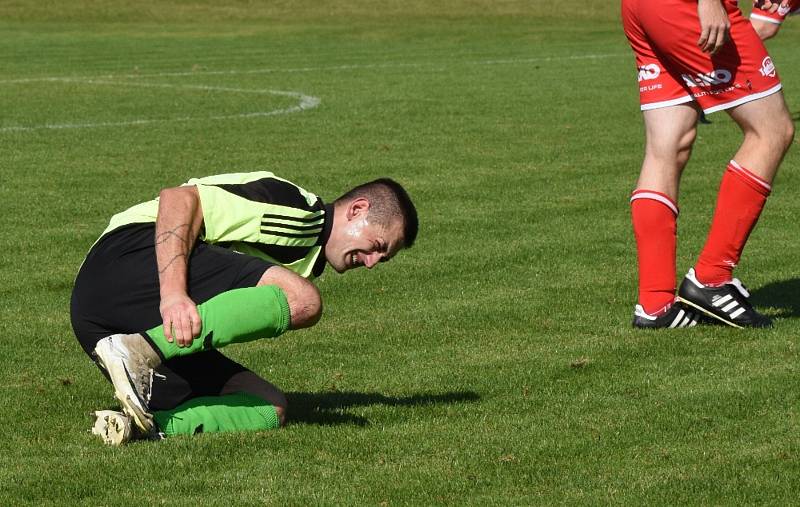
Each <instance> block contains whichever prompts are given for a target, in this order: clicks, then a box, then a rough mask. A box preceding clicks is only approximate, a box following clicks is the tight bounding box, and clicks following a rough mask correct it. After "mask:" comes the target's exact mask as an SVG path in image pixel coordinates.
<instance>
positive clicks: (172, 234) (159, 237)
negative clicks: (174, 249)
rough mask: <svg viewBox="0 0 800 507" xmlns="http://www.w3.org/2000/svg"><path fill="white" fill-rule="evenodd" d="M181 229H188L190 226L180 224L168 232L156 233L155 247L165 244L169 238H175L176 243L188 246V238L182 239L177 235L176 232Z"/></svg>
mask: <svg viewBox="0 0 800 507" xmlns="http://www.w3.org/2000/svg"><path fill="white" fill-rule="evenodd" d="M183 227H186V228H189V227H190V225H189V224H181V225H178V226H176V227H175V228H173V229H171V230H169V231H164V232H159V233H156V245H161V244H163V243H166V242H167V240H168V239H169V238H177V239H178V241H180V242H181V243H183V244H184V245H188V244H189V238H184V237H182V236H181V235H180V234H179V233H178V230H180V229H182V228H183Z"/></svg>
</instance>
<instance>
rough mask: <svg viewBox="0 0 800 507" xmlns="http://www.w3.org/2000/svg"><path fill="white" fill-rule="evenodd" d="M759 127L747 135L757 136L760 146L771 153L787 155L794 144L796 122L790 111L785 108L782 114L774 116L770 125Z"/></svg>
mask: <svg viewBox="0 0 800 507" xmlns="http://www.w3.org/2000/svg"><path fill="white" fill-rule="evenodd" d="M759 127H760V128H757V129H754V130H755V131H754V132H749V133H747V134H745V135H746V136H747V135H748V134H749V135H751V136H755V139H756V140H757V141H758V142H759V144H761V145H762V146H764V147H765V148H766V149H767V150H769V151H770V152H773V153H781V154H783V153H786V151H787V150H788V149H789V147H790V146H791V145H792V142H794V134H795V127H794V122H793V121H792V117H791V115H790V114H789V111H788V110H787V109H785V108H784V110H783V111H781V112H780V113H778V114H774V115H772V117H771V118H770V121H769V124H768V125H766V126H762V125H759Z"/></svg>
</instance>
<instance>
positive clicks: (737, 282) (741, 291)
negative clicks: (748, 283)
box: [728, 278, 750, 298]
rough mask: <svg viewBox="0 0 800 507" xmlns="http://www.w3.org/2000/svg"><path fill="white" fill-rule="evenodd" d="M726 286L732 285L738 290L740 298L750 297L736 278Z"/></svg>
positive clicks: (745, 288)
mask: <svg viewBox="0 0 800 507" xmlns="http://www.w3.org/2000/svg"><path fill="white" fill-rule="evenodd" d="M728 285H733V286H734V287H736V290H738V291H739V294H741V295H742V296H744V297H746V298H749V297H750V292H748V291H747V287H745V286H744V284H743V283H742V281H741V280H739V279H738V278H734V279H733V280H731V281H730V282H728Z"/></svg>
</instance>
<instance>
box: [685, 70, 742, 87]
mask: <svg viewBox="0 0 800 507" xmlns="http://www.w3.org/2000/svg"><path fill="white" fill-rule="evenodd" d="M681 77H682V78H683V81H684V82H685V83H686V85H687V86H688V87H689V88H695V87H697V86H702V87H703V88H710V87H711V86H716V85H721V84H725V83H728V82H730V80H731V79H732V78H733V74H731V71H729V70H725V69H715V70H712V71H711V72H707V73H702V72H698V73H697V74H682V75H681Z"/></svg>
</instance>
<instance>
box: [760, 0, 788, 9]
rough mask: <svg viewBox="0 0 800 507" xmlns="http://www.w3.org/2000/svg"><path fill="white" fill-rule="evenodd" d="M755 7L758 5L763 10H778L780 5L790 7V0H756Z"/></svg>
mask: <svg viewBox="0 0 800 507" xmlns="http://www.w3.org/2000/svg"><path fill="white" fill-rule="evenodd" d="M753 7H758V8H759V9H761V10H762V11H767V12H776V11H777V10H778V8H779V7H783V8H788V7H789V0H783V1H780V2H779V1H778V0H755V2H753Z"/></svg>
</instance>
